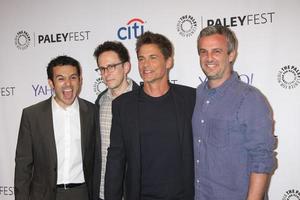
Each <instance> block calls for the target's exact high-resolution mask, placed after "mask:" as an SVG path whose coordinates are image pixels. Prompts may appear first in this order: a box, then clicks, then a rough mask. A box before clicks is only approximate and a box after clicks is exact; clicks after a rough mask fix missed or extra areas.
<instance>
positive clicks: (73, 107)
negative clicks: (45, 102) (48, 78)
mask: <svg viewBox="0 0 300 200" xmlns="http://www.w3.org/2000/svg"><path fill="white" fill-rule="evenodd" d="M51 104H52V109H53V111H59V110H60V111H62V110H63V111H77V110H79V103H78V98H77V97H76V98H75V100H74V102H73V103H72V104H71V105H70V106H68V107H66V108H63V107H61V106H60V105H59V104H58V103H57V102H56V100H55V99H54V96H52V98H51Z"/></svg>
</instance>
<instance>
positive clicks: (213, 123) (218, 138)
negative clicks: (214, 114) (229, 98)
mask: <svg viewBox="0 0 300 200" xmlns="http://www.w3.org/2000/svg"><path fill="white" fill-rule="evenodd" d="M229 133H230V130H229V121H228V120H224V119H214V118H212V119H210V120H209V133H208V136H207V143H208V144H209V145H213V146H215V147H218V148H225V147H227V146H228V145H229Z"/></svg>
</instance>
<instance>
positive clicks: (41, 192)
mask: <svg viewBox="0 0 300 200" xmlns="http://www.w3.org/2000/svg"><path fill="white" fill-rule="evenodd" d="M47 75H48V82H49V85H50V86H51V88H53V90H54V93H55V95H54V96H53V97H51V98H49V99H47V100H45V101H42V102H40V103H37V104H35V105H32V106H30V107H28V108H25V109H24V110H23V113H22V118H21V124H20V129H19V136H18V142H17V149H16V159H15V161H16V167H15V199H16V200H22V199H24V200H25V199H26V200H28V199H30V200H55V199H56V200H64V199H72V200H88V199H93V198H94V195H95V194H94V193H93V189H92V187H93V172H94V160H95V141H96V135H97V130H98V128H97V123H96V114H95V113H96V108H95V106H94V105H93V104H92V103H90V102H88V101H86V100H83V99H81V98H79V97H78V95H79V92H80V89H81V84H82V77H81V69H80V64H79V62H78V61H77V60H75V59H73V58H71V57H68V56H58V57H56V58H55V59H53V60H51V62H50V63H49V64H48V66H47Z"/></svg>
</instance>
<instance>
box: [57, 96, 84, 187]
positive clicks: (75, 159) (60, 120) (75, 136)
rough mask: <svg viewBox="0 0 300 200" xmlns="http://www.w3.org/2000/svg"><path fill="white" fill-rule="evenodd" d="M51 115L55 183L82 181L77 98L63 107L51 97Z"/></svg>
mask: <svg viewBox="0 0 300 200" xmlns="http://www.w3.org/2000/svg"><path fill="white" fill-rule="evenodd" d="M52 116H53V128H54V136H55V144H56V152H57V184H68V183H83V182H85V181H84V174H83V167H82V166H83V165H82V151H81V129H80V113H79V103H78V99H77V98H76V100H75V101H74V103H73V104H72V105H71V106H69V107H67V108H65V109H64V108H62V107H61V106H60V105H58V104H57V102H56V100H55V99H54V97H52Z"/></svg>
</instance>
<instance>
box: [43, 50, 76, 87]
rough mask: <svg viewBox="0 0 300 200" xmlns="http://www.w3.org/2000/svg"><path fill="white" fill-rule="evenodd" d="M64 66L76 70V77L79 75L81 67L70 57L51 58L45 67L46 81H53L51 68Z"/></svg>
mask: <svg viewBox="0 0 300 200" xmlns="http://www.w3.org/2000/svg"><path fill="white" fill-rule="evenodd" d="M64 65H71V66H73V67H75V68H76V70H77V73H78V76H80V75H81V66H80V63H79V62H78V61H77V60H75V59H74V58H72V57H69V56H65V55H64V56H57V57H56V58H53V59H52V60H51V61H50V62H49V64H48V66H47V76H48V79H50V80H52V81H53V68H54V67H56V66H64Z"/></svg>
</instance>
